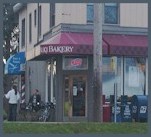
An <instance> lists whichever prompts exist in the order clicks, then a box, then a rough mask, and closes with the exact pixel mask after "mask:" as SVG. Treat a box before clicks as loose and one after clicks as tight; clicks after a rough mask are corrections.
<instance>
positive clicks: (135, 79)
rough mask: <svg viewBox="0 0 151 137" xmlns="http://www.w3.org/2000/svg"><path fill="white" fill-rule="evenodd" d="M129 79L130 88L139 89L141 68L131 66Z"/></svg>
mask: <svg viewBox="0 0 151 137" xmlns="http://www.w3.org/2000/svg"><path fill="white" fill-rule="evenodd" d="M128 78H129V79H128V85H129V87H139V68H138V67H136V66H129V75H128Z"/></svg>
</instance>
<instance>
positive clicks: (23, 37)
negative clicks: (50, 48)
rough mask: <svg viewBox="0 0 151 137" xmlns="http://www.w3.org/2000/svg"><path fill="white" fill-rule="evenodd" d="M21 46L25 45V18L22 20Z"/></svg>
mask: <svg viewBox="0 0 151 137" xmlns="http://www.w3.org/2000/svg"><path fill="white" fill-rule="evenodd" d="M21 46H22V47H25V18H24V19H23V20H22V29H21Z"/></svg>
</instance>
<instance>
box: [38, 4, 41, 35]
mask: <svg viewBox="0 0 151 137" xmlns="http://www.w3.org/2000/svg"><path fill="white" fill-rule="evenodd" d="M41 15H42V10H41V6H39V7H38V35H39V36H41V20H42V18H41V17H42V16H41Z"/></svg>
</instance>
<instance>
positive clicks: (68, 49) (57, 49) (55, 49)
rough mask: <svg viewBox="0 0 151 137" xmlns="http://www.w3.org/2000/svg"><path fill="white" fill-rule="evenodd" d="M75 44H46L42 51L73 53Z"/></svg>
mask: <svg viewBox="0 0 151 137" xmlns="http://www.w3.org/2000/svg"><path fill="white" fill-rule="evenodd" d="M72 51H73V46H44V47H41V53H45V54H48V53H72Z"/></svg>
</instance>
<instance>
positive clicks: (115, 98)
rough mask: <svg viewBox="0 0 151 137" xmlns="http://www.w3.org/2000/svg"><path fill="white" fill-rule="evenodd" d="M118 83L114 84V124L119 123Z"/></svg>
mask: <svg viewBox="0 0 151 137" xmlns="http://www.w3.org/2000/svg"><path fill="white" fill-rule="evenodd" d="M116 112H117V83H114V123H116V121H117V117H116V114H117V113H116Z"/></svg>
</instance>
